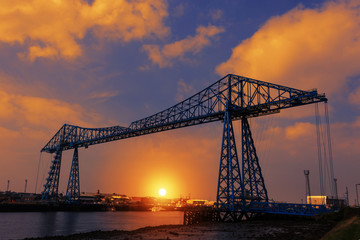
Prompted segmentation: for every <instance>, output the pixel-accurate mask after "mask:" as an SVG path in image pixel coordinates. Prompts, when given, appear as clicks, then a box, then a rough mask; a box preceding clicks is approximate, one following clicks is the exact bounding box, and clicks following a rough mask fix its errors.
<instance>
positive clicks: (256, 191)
mask: <svg viewBox="0 0 360 240" xmlns="http://www.w3.org/2000/svg"><path fill="white" fill-rule="evenodd" d="M242 90H243V89H241V91H242ZM227 91H228V98H227V103H226V111H225V114H224V129H223V138H222V147H221V157H220V168H219V179H218V188H217V197H216V206H217V209H218V210H219V211H220V212H221V213H222V216H221V218H222V220H225V221H227V220H231V221H237V220H241V218H242V217H243V216H245V217H246V218H248V217H249V215H248V214H247V213H246V211H245V209H246V206H247V205H248V203H249V202H252V201H255V202H267V201H268V195H267V190H266V187H265V183H264V178H263V176H262V173H261V167H260V164H259V158H258V156H257V154H256V148H255V145H254V140H253V138H252V134H251V130H250V125H249V122H248V119H247V117H246V115H244V116H241V117H240V119H241V135H242V138H241V163H242V164H241V169H240V165H239V159H238V154H237V148H236V142H235V134H234V129H233V124H232V120H233V118H237V119H238V118H239V117H238V116H236V112H234V115H235V116H234V117H233V116H232V110H233V103H234V102H235V101H234V99H233V97H232V95H233V93H232V92H233V91H234V90H233V86H232V84H231V76H229V77H228V89H227ZM235 91H236V90H235ZM239 95H245V94H242V93H240V94H239ZM241 105H244V102H243V100H241ZM234 108H236V106H234Z"/></svg>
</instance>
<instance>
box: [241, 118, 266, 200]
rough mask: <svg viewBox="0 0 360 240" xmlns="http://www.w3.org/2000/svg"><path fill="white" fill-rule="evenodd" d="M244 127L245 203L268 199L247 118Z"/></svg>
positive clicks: (242, 122) (242, 121)
mask: <svg viewBox="0 0 360 240" xmlns="http://www.w3.org/2000/svg"><path fill="white" fill-rule="evenodd" d="M241 129H242V179H243V183H244V188H243V191H244V196H245V197H244V198H243V201H244V204H245V201H246V199H248V200H250V201H256V202H259V201H265V202H267V201H268V195H267V190H266V188H265V183H264V178H263V176H262V173H261V168H260V164H259V158H258V156H257V154H256V149H255V145H254V140H253V138H252V135H251V131H250V126H249V122H248V120H247V118H245V117H244V118H242V119H241Z"/></svg>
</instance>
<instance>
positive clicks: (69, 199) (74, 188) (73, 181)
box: [65, 148, 80, 204]
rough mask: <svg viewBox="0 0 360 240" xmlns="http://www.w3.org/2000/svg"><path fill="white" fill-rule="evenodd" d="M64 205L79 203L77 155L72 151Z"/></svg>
mask: <svg viewBox="0 0 360 240" xmlns="http://www.w3.org/2000/svg"><path fill="white" fill-rule="evenodd" d="M65 203H73V204H74V203H80V177H79V153H78V148H75V149H74V157H73V160H72V163H71V170H70V175H69V182H68V185H67V189H66V197H65Z"/></svg>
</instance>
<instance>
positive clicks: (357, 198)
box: [355, 183, 360, 207]
mask: <svg viewBox="0 0 360 240" xmlns="http://www.w3.org/2000/svg"><path fill="white" fill-rule="evenodd" d="M359 185H360V183H358V184H355V188H356V200H357V206H358V207H359V193H358V189H357V186H359Z"/></svg>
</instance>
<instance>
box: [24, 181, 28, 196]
mask: <svg viewBox="0 0 360 240" xmlns="http://www.w3.org/2000/svg"><path fill="white" fill-rule="evenodd" d="M26 187H27V179H25V189H24V193H26Z"/></svg>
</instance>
